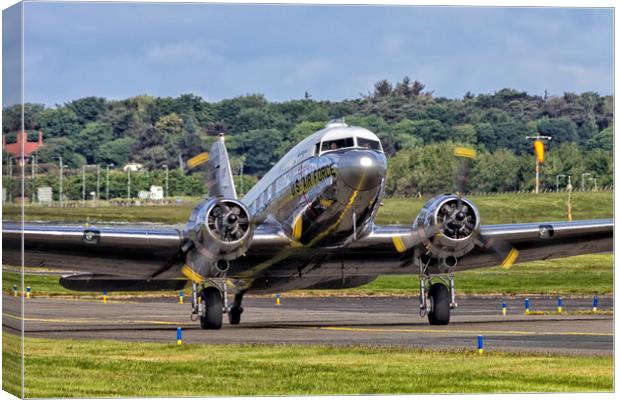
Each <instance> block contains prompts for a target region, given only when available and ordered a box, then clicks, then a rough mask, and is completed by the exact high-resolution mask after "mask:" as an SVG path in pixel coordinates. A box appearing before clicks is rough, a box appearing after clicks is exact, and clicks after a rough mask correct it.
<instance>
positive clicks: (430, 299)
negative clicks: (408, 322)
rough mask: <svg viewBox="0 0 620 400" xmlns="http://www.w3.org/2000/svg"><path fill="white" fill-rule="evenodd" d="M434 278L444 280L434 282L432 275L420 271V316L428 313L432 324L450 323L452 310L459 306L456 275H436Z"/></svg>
mask: <svg viewBox="0 0 620 400" xmlns="http://www.w3.org/2000/svg"><path fill="white" fill-rule="evenodd" d="M434 278H435V279H438V280H441V281H442V282H435V283H432V281H431V277H430V275H427V274H426V273H425V271H421V273H420V316H421V317H423V316H424V315H426V316H427V317H428V322H429V323H430V324H431V325H448V323H450V310H452V309H454V308H456V307H457V306H458V304H457V303H456V288H455V285H454V275H452V274H448V275H447V276H441V275H436V276H435V277H434ZM429 285H430V288H429V289H428V290H427V289H426V288H427V287H428V286H429Z"/></svg>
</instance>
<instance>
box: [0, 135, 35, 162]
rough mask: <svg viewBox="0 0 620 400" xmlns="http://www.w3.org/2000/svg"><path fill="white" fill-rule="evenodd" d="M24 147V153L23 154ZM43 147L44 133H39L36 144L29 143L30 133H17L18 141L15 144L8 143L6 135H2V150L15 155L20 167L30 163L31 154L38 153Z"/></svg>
mask: <svg viewBox="0 0 620 400" xmlns="http://www.w3.org/2000/svg"><path fill="white" fill-rule="evenodd" d="M22 145H23V146H24V153H23V154H22ZM42 145H43V132H41V131H39V140H38V141H36V142H29V141H28V132H26V131H20V132H17V141H16V142H15V143H9V144H7V143H6V135H2V148H3V149H4V150H5V151H6V152H8V153H10V154H12V155H13V157H15V159H16V160H17V162H18V164H19V165H24V164H26V162H27V161H28V157H29V156H30V153H32V152H34V151H36V150H37V149H38V148H39V147H41V146H42Z"/></svg>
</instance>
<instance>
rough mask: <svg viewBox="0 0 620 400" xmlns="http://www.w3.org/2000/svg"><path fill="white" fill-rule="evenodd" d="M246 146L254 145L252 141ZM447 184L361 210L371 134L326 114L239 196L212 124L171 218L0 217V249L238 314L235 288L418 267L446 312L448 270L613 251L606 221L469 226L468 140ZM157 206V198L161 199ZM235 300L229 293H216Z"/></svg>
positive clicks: (28, 261) (379, 181)
mask: <svg viewBox="0 0 620 400" xmlns="http://www.w3.org/2000/svg"><path fill="white" fill-rule="evenodd" d="M256 151H261V150H260V149H256ZM455 156H457V157H458V159H459V164H460V168H459V171H458V173H457V177H458V179H457V180H456V181H457V185H456V186H457V187H458V190H457V191H456V194H441V195H438V196H436V197H435V198H433V199H431V200H429V201H428V202H427V203H426V204H425V205H424V207H423V208H422V210H421V211H420V213H419V215H418V216H417V217H416V218H415V220H414V221H413V223H412V225H411V226H379V225H376V224H375V223H374V222H373V220H374V218H375V216H376V215H377V211H378V210H379V207H380V206H381V200H382V197H383V194H384V188H385V177H386V168H387V161H386V158H385V155H384V154H383V151H382V147H381V143H380V141H379V139H378V138H377V136H376V135H375V134H374V133H372V132H370V131H369V130H367V129H363V128H359V127H353V126H348V125H347V124H345V123H344V122H343V121H332V122H330V123H329V124H328V125H327V126H326V127H325V129H323V130H320V131H318V132H316V133H314V134H312V135H310V136H309V137H307V138H306V139H304V140H303V141H301V142H300V143H299V144H297V145H296V146H295V147H293V149H292V150H291V151H289V152H288V153H287V154H286V155H285V156H284V157H283V158H282V159H281V160H280V161H279V162H278V163H276V164H275V166H274V167H273V168H272V169H271V170H270V171H269V172H268V173H267V174H266V175H265V176H264V177H263V178H262V179H261V180H260V181H259V182H258V183H257V184H256V185H255V186H254V187H253V188H252V189H251V190H250V191H249V192H248V193H247V194H246V195H245V196H244V197H243V198H241V199H238V198H237V195H236V192H235V188H234V185H233V179H232V173H231V168H230V164H229V160H228V154H227V152H226V148H225V145H224V137H223V135H221V136H220V139H219V140H218V141H216V143H215V144H214V145H213V146H212V148H211V150H210V152H209V153H202V154H200V155H198V156H195V157H193V158H192V159H190V160H188V161H187V162H186V167H187V169H198V168H206V176H207V185H208V189H209V196H208V197H207V198H206V199H205V200H204V201H202V202H201V203H200V204H198V205H197V206H196V208H195V209H194V211H193V212H192V214H191V216H190V217H189V220H188V221H187V224H186V225H185V226H184V227H182V226H179V227H172V226H171V227H164V226H156V225H140V226H137V227H135V226H134V227H128V226H123V225H118V226H100V227H96V226H89V225H83V226H76V225H50V224H41V223H27V224H25V225H23V227H22V226H21V225H20V224H11V223H5V224H4V226H3V235H4V243H3V250H4V253H3V260H2V261H3V262H4V263H7V264H14V265H20V264H21V262H22V259H21V246H22V228H23V245H24V250H25V253H24V260H23V262H24V264H25V265H26V266H45V267H55V268H66V269H70V270H74V271H76V272H80V273H77V274H75V275H70V276H64V277H62V278H61V279H60V283H61V284H62V285H63V286H64V287H66V288H69V289H73V290H78V291H80V290H81V291H84V290H86V291H102V290H108V291H127V290H145V291H148V290H162V289H176V290H178V289H181V288H182V287H184V286H185V285H186V284H187V281H188V280H189V281H191V283H192V289H193V290H192V318H193V319H194V318H195V319H198V320H200V325H201V327H202V328H204V329H219V328H221V326H222V319H223V314H224V313H227V314H228V319H229V321H230V323H231V324H239V322H240V320H241V314H242V312H243V308H242V303H241V302H242V299H243V296H244V294H245V293H274V292H276V293H277V292H284V291H287V290H292V289H324V288H329V289H336V288H350V287H356V286H360V285H363V284H365V283H368V282H370V281H372V280H373V279H375V278H376V277H377V276H378V275H384V274H418V275H419V277H420V315H421V316H424V315H425V314H426V315H427V316H428V320H429V322H430V324H432V325H445V324H448V322H449V320H450V310H451V309H452V308H454V307H456V306H457V303H456V300H455V294H456V290H455V283H454V272H456V271H461V270H465V269H470V268H481V267H490V266H496V265H502V266H504V267H506V268H507V267H510V266H511V265H512V264H514V263H516V262H525V261H531V260H545V259H550V258H558V257H567V256H572V255H577V254H587V253H597V252H608V251H611V250H612V236H613V220H590V221H575V222H549V223H526V224H508V225H481V216H480V214H479V212H478V210H477V209H476V207H475V206H474V204H473V203H472V202H471V201H470V200H468V199H467V198H465V197H462V194H463V193H464V192H465V191H466V188H465V183H466V181H467V169H468V163H469V161H470V159H471V158H473V157H475V152H474V151H473V150H471V149H466V148H457V149H456V150H455ZM163 212H165V211H163ZM229 294H231V295H232V294H234V301H233V302H232V304H231V303H229V302H228V295H229Z"/></svg>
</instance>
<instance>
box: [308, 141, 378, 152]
mask: <svg viewBox="0 0 620 400" xmlns="http://www.w3.org/2000/svg"><path fill="white" fill-rule="evenodd" d="M349 148H350V149H353V148H358V149H360V148H361V149H368V150H375V151H383V149H382V148H381V142H379V141H378V140H374V139H367V138H362V137H347V138H339V139H331V140H329V139H328V140H325V141H323V142H322V143H321V147H320V149H321V152H320V153H321V154H323V153H326V152H328V151H336V150H341V149H349ZM318 149H319V145H318V143H317V149H316V150H317V151H315V154H317V155H319V152H318Z"/></svg>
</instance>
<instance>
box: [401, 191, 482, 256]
mask: <svg viewBox="0 0 620 400" xmlns="http://www.w3.org/2000/svg"><path fill="white" fill-rule="evenodd" d="M413 228H414V229H415V230H424V231H426V232H432V233H433V234H432V235H429V237H428V238H427V241H425V242H424V243H423V245H424V246H425V247H426V249H427V250H428V251H429V252H430V253H431V254H432V256H434V257H436V258H439V259H442V260H444V262H446V263H452V262H454V263H456V258H457V257H461V256H463V255H465V254H467V253H468V252H470V251H471V250H472V249H473V248H474V246H475V238H476V236H477V232H478V230H479V228H480V214H479V213H478V209H477V208H476V206H474V205H473V203H472V202H471V201H469V200H467V199H466V198H459V197H458V196H456V195H453V194H444V195H441V196H437V197H435V198H433V199H431V200H429V201H428V202H427V203H426V204H425V205H424V207H422V210H421V211H420V213H419V214H418V216H417V218H416V219H415V221H414V223H413ZM445 260H449V261H445ZM448 266H451V265H448Z"/></svg>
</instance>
